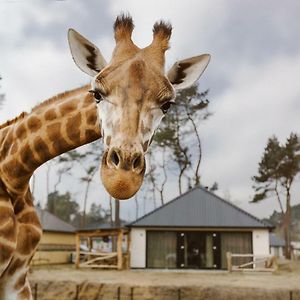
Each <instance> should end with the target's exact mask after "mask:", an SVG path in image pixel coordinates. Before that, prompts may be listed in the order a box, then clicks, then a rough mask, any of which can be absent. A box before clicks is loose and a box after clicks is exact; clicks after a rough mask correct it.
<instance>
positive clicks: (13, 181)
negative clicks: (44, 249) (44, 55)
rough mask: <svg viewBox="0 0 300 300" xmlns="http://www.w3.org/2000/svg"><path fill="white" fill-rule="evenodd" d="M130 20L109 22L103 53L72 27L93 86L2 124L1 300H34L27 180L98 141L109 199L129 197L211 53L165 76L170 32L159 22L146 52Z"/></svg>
mask: <svg viewBox="0 0 300 300" xmlns="http://www.w3.org/2000/svg"><path fill="white" fill-rule="evenodd" d="M133 28H134V25H133V21H132V18H131V17H130V16H129V15H123V14H122V15H120V16H118V17H117V19H116V21H115V23H114V37H115V42H116V45H115V48H114V51H113V54H112V58H111V60H110V62H109V63H107V62H106V61H105V59H104V57H103V55H102V54H101V51H100V50H99V49H98V48H97V47H96V46H95V45H94V44H93V43H91V42H90V41H89V40H87V39H86V38H85V37H83V36H82V35H80V34H79V33H78V32H77V31H75V30H74V29H70V30H69V32H68V41H69V46H70V50H71V54H72V57H73V60H74V62H75V64H76V65H77V66H78V67H79V69H81V70H82V71H83V72H85V73H87V74H88V75H89V76H91V84H89V85H86V86H83V87H81V88H77V89H74V90H72V91H68V92H65V93H62V94H59V95H57V96H55V97H53V98H51V99H49V100H46V101H45V102H43V103H41V104H40V105H38V106H36V107H34V108H33V109H32V111H31V112H30V113H22V114H21V115H19V116H18V117H17V118H15V119H13V120H11V121H8V122H6V123H5V124H3V125H0V300H23V299H26V300H28V299H32V296H31V290H30V286H29V282H28V279H27V272H28V268H29V264H30V261H31V259H32V257H33V255H34V253H35V251H36V249H37V246H38V243H39V240H40V238H41V235H42V228H41V224H40V221H39V219H38V217H37V214H36V211H35V208H34V205H33V201H32V195H31V192H30V188H29V180H30V177H31V176H32V174H33V172H34V171H35V170H36V169H37V168H38V167H39V166H40V165H42V164H43V163H45V162H46V161H48V160H50V159H52V158H54V157H56V156H58V155H60V154H62V153H64V152H66V151H69V150H71V149H74V148H76V147H78V146H81V145H84V144H87V143H90V142H92V141H94V140H97V139H100V138H102V140H103V143H104V145H105V147H106V150H105V152H104V155H103V157H102V163H101V171H100V173H101V178H102V182H103V184H104V186H105V188H106V190H107V191H108V193H109V194H110V195H111V196H112V197H114V198H117V199H128V198H130V197H132V196H133V195H134V194H135V193H136V192H137V191H138V190H139V188H140V186H141V184H142V181H143V177H144V173H145V169H146V164H145V153H146V152H147V149H148V147H149V146H150V144H151V140H152V137H153V134H154V132H155V130H156V129H157V127H158V126H159V123H160V121H161V120H162V118H163V116H164V115H165V114H166V113H167V111H168V109H169V108H170V107H171V105H172V104H173V103H174V99H175V95H176V90H178V89H184V88H186V87H188V86H190V85H191V84H193V83H194V82H195V81H196V80H198V78H199V77H200V76H201V74H202V73H203V72H204V70H205V68H206V66H207V65H208V63H209V60H210V55H208V54H204V55H199V56H195V57H192V58H188V59H184V60H180V61H178V62H176V63H175V64H174V65H173V66H172V67H171V68H170V70H169V71H168V72H167V73H165V72H164V64H165V52H166V50H167V49H168V48H169V39H170V37H171V32H172V27H171V25H170V24H169V23H166V22H163V21H160V22H157V23H155V24H154V26H153V40H152V42H151V44H150V45H149V46H147V47H145V48H139V47H137V46H136V45H135V44H134V43H133V41H132V38H131V36H132V31H133Z"/></svg>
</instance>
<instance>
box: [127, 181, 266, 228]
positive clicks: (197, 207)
mask: <svg viewBox="0 0 300 300" xmlns="http://www.w3.org/2000/svg"><path fill="white" fill-rule="evenodd" d="M129 227H227V228H232V227H239V228H269V227H270V226H268V225H267V224H265V223H264V222H263V221H261V220H259V219H258V218H256V217H254V216H252V215H250V214H249V213H247V212H246V211H244V210H242V209H240V208H239V207H237V206H235V205H233V204H232V203H230V202H228V201H226V200H224V199H222V198H220V197H218V196H217V195H215V194H213V193H211V192H209V191H207V190H206V189H204V188H201V187H197V188H194V189H192V190H190V191H188V192H186V193H185V194H183V195H181V196H179V197H177V198H175V199H174V200H172V201H170V202H168V203H167V204H165V205H163V206H161V207H159V208H158V209H156V210H154V211H152V212H151V213H149V214H147V215H145V216H143V217H142V218H140V219H138V220H136V221H134V222H132V223H131V224H129Z"/></svg>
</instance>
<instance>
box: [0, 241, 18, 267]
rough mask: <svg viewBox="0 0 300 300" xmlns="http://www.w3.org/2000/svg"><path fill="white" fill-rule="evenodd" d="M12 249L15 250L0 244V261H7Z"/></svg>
mask: <svg viewBox="0 0 300 300" xmlns="http://www.w3.org/2000/svg"><path fill="white" fill-rule="evenodd" d="M14 251H15V249H14V248H11V247H9V246H6V245H2V244H0V261H1V263H4V262H5V261H8V260H9V259H10V258H11V257H12V255H13V253H14Z"/></svg>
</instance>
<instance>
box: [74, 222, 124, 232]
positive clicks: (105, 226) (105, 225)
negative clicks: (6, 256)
mask: <svg viewBox="0 0 300 300" xmlns="http://www.w3.org/2000/svg"><path fill="white" fill-rule="evenodd" d="M120 223H121V226H120V227H116V226H111V224H108V223H102V224H101V223H100V222H98V223H97V222H96V223H93V224H90V225H88V226H86V227H85V228H80V229H78V230H77V231H78V232H81V231H91V230H106V229H109V230H110V229H111V230H114V229H120V228H125V225H126V224H127V222H126V221H123V220H121V221H120Z"/></svg>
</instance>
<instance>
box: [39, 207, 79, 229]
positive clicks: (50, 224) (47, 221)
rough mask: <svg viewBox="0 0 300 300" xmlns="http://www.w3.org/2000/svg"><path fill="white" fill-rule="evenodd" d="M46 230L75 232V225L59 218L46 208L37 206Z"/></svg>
mask: <svg viewBox="0 0 300 300" xmlns="http://www.w3.org/2000/svg"><path fill="white" fill-rule="evenodd" d="M36 211H37V214H38V216H39V219H40V221H41V223H42V227H43V230H44V231H54V232H75V230H76V229H75V227H74V226H72V225H70V224H68V223H66V222H65V221H63V220H61V219H59V218H58V217H56V216H54V215H53V214H51V213H49V212H48V211H46V210H43V209H40V208H38V207H37V208H36Z"/></svg>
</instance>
